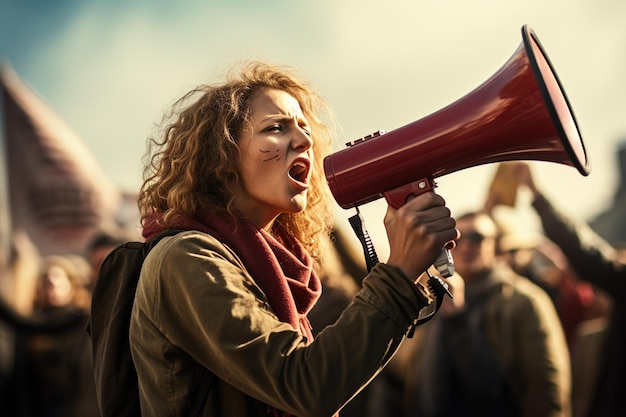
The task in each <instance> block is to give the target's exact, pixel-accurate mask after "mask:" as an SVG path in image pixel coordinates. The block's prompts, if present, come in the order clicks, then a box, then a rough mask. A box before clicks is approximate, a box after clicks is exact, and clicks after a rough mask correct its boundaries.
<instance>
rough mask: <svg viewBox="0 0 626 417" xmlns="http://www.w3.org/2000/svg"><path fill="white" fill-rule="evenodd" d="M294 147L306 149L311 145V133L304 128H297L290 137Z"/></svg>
mask: <svg viewBox="0 0 626 417" xmlns="http://www.w3.org/2000/svg"><path fill="white" fill-rule="evenodd" d="M292 144H293V147H294V149H298V150H302V151H306V150H308V149H309V148H311V146H313V139H312V138H311V135H310V134H309V133H308V132H307V131H306V130H304V129H302V128H298V129H296V132H295V134H294V138H293V139H292Z"/></svg>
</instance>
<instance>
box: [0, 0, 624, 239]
mask: <svg viewBox="0 0 626 417" xmlns="http://www.w3.org/2000/svg"><path fill="white" fill-rule="evenodd" d="M625 16H626V2H623V1H621V0H526V1H506V2H495V1H489V0H476V1H467V0H438V1H434V0H432V1H420V2H416V1H410V0H406V1H400V0H388V1H385V2H381V1H369V0H345V1H333V0H319V1H308V2H305V1H294V0H268V1H253V0H247V1H243V0H241V1H215V0H213V1H201V0H196V1H190V0H183V1H176V2H166V1H162V0H160V1H154V0H152V1H148V0H143V1H133V0H130V1H119V0H116V1H111V0H106V1H105V0H89V1H79V0H73V1H70V0H65V1H54V2H50V1H44V0H40V1H34V0H20V1H17V0H0V57H3V58H4V59H6V60H7V61H8V62H9V63H10V65H11V66H12V67H13V69H14V70H15V71H16V72H17V73H18V74H19V75H20V76H21V77H22V79H23V80H24V81H26V82H27V83H28V84H29V85H31V86H32V87H33V88H34V89H35V90H36V91H37V92H38V93H39V94H40V95H41V96H42V97H43V98H44V99H45V100H46V101H47V102H48V103H49V105H50V106H51V107H52V108H53V110H54V111H55V112H56V113H57V114H59V115H60V116H61V118H63V119H64V120H65V121H66V122H67V123H68V125H69V126H71V127H72V128H73V129H74V130H75V131H76V132H77V133H78V135H79V136H80V137H81V138H83V140H84V141H85V143H86V144H87V146H88V147H89V149H90V150H91V151H92V152H93V153H94V154H95V156H96V159H97V160H98V162H99V163H100V164H101V166H102V168H103V170H104V171H105V172H106V173H108V174H109V175H110V176H111V178H112V179H113V181H114V182H115V183H117V184H118V185H119V186H120V187H122V188H124V189H126V190H134V189H136V188H137V187H138V186H139V184H140V175H141V157H142V155H143V151H144V145H145V139H146V137H147V136H148V135H149V133H150V132H151V130H152V128H153V125H154V124H155V123H156V122H158V121H159V120H160V117H161V115H162V113H163V112H164V111H165V109H166V108H167V106H168V105H170V104H171V103H172V102H173V101H174V100H175V99H176V98H178V96H180V95H182V94H183V93H184V92H185V91H186V90H187V89H189V88H190V87H192V86H194V85H196V84H199V83H203V82H211V81H215V80H219V79H220V78H221V76H222V75H223V74H224V73H225V72H226V71H227V70H228V69H230V68H231V67H232V66H233V64H235V63H236V62H238V61H241V60H245V59H263V60H268V61H270V62H273V63H277V64H286V65H292V66H295V67H297V68H298V69H299V70H300V71H301V72H302V73H303V74H304V75H305V76H306V77H307V78H308V79H310V80H311V81H312V82H313V83H314V84H315V85H316V86H317V87H318V89H319V90H320V92H321V93H322V95H323V96H325V97H326V98H327V100H328V101H329V103H330V104H331V106H332V107H333V108H334V109H335V112H336V114H337V119H338V121H339V123H340V124H341V127H342V128H343V131H342V135H343V136H342V137H340V138H338V140H337V143H338V145H339V146H340V145H341V144H343V143H344V142H348V141H351V140H354V139H356V138H358V137H361V136H364V135H367V134H369V133H371V132H373V131H375V130H378V129H384V130H392V129H395V128H398V127H401V126H403V125H405V124H407V123H410V122H412V121H414V120H417V119H419V118H422V117H424V116H426V115H428V114H430V113H432V112H434V111H436V110H438V109H439V108H441V107H443V106H445V105H447V104H449V103H451V102H452V101H454V100H456V99H457V98H459V97H461V96H463V95H465V94H466V93H468V92H470V91H471V90H472V89H473V88H475V87H477V86H478V85H479V84H480V83H482V82H483V81H484V80H486V79H487V78H488V77H490V76H491V75H492V74H493V73H494V72H495V71H496V70H497V69H498V68H499V67H500V66H501V65H502V64H504V62H505V61H506V60H507V59H508V58H509V57H510V56H511V55H512V54H513V52H514V51H515V49H517V46H518V45H519V43H520V42H521V35H520V29H521V27H522V25H524V24H528V25H530V26H531V27H532V28H533V29H534V30H535V32H536V33H537V35H538V37H539V39H540V40H541V42H542V43H543V45H544V47H545V49H546V51H547V52H548V55H549V56H550V58H551V60H552V62H553V64H554V66H555V68H556V70H557V73H558V75H559V76H560V78H561V81H562V83H563V85H564V87H565V90H566V92H567V94H568V96H569V99H570V101H571V104H572V106H573V108H574V111H575V113H576V116H577V118H578V122H579V125H580V127H581V131H582V133H583V139H584V140H585V144H586V146H587V149H588V152H589V155H590V158H591V163H592V169H593V171H592V173H591V175H590V176H589V177H582V176H581V175H579V174H578V172H577V171H576V170H575V169H573V168H570V167H565V166H562V165H557V164H551V163H545V162H535V163H533V167H535V169H536V172H537V174H538V175H539V181H540V184H542V185H544V186H545V188H546V189H548V188H549V189H550V192H551V193H552V195H553V197H554V199H555V200H556V201H557V204H558V205H559V206H561V207H562V208H563V209H564V210H565V211H567V212H569V213H571V214H572V215H574V216H577V217H580V218H583V219H589V218H592V217H593V216H594V215H596V214H598V213H599V212H601V211H603V210H604V208H605V207H606V206H607V205H608V204H610V202H611V199H612V197H613V193H614V190H615V187H616V186H617V180H618V178H617V175H618V173H617V168H616V159H615V152H616V150H617V148H618V146H619V144H620V143H621V142H622V139H624V138H626V117H625V115H624V113H625V112H626V77H625V76H624V74H626V25H624V17H625ZM493 169H494V166H483V167H476V168H471V169H467V170H464V171H461V172H458V173H454V174H450V175H448V176H445V177H442V178H440V179H439V181H438V183H439V188H438V191H439V193H440V194H442V195H443V196H444V197H445V198H446V200H447V201H448V203H449V205H450V207H451V208H452V209H453V211H455V212H461V211H465V210H468V209H475V208H477V207H478V206H479V205H480V204H481V203H482V199H483V198H484V192H485V189H486V187H487V184H488V182H489V180H490V179H491V175H492V173H493ZM383 210H384V201H378V202H375V203H371V204H369V205H367V206H366V207H364V214H365V215H366V216H367V221H368V224H371V226H370V229H373V230H372V234H373V235H375V240H382V239H383V238H382V237H379V236H381V235H382V232H381V231H380V230H376V229H377V228H378V225H379V224H380V219H381V218H382V212H383ZM346 214H347V215H348V214H352V211H350V212H349V213H346ZM383 251H384V248H383Z"/></svg>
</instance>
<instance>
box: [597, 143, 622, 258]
mask: <svg viewBox="0 0 626 417" xmlns="http://www.w3.org/2000/svg"><path fill="white" fill-rule="evenodd" d="M617 158H618V168H619V175H620V177H619V183H618V187H617V190H616V192H615V196H614V197H613V205H612V206H610V207H608V208H607V209H606V210H605V211H604V212H602V213H600V214H599V215H598V216H596V217H595V218H594V219H593V220H591V221H590V222H589V224H590V225H591V227H592V228H593V229H594V230H595V231H596V232H597V233H598V234H599V235H600V236H602V237H603V238H604V239H606V240H607V241H608V242H610V243H612V244H614V245H619V246H625V245H626V138H625V139H624V141H623V142H622V145H621V146H620V148H619V149H618V152H617Z"/></svg>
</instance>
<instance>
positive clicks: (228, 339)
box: [130, 231, 430, 417]
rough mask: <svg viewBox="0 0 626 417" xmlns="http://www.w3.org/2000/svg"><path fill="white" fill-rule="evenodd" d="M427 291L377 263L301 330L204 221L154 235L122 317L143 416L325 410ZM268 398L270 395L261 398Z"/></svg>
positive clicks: (411, 318)
mask: <svg viewBox="0 0 626 417" xmlns="http://www.w3.org/2000/svg"><path fill="white" fill-rule="evenodd" d="M429 303H430V299H429V298H428V293H427V292H426V291H425V290H424V289H423V288H422V287H420V286H417V285H415V284H414V283H413V282H412V281H411V280H409V279H407V277H406V276H404V274H402V273H401V272H400V271H399V270H397V269H396V268H393V267H390V266H388V265H384V264H379V265H377V266H376V267H375V268H374V269H373V270H372V272H371V273H370V274H369V275H368V277H366V278H365V280H364V281H363V288H362V290H361V291H360V292H359V293H358V294H357V295H356V297H355V299H354V301H353V302H352V304H351V305H350V306H349V307H348V308H347V309H346V310H345V311H344V313H343V314H342V316H341V317H340V318H339V319H338V321H337V322H336V324H335V325H333V326H329V327H327V328H326V329H324V330H323V331H322V332H321V333H320V334H319V335H318V336H317V337H316V338H315V340H314V341H312V342H311V341H308V340H306V338H305V337H304V336H302V335H301V334H299V333H298V332H297V331H295V330H294V329H293V328H292V327H291V326H290V325H289V324H287V323H284V322H281V321H279V320H278V318H277V317H276V315H275V314H274V313H273V311H272V310H271V308H270V307H269V305H268V302H267V298H266V296H265V294H264V293H263V292H262V291H261V290H260V288H259V287H258V286H257V285H256V284H255V281H254V279H253V278H252V277H251V276H250V275H249V274H248V272H247V271H246V268H245V267H244V265H243V263H242V261H241V259H239V257H238V256H237V255H236V254H235V253H234V252H232V250H231V249H229V248H228V247H226V246H225V245H223V244H222V243H220V242H219V241H218V240H216V239H215V238H214V237H212V236H210V235H207V234H205V233H201V232H196V231H189V232H183V233H180V234H178V235H176V236H173V237H168V238H165V239H163V240H162V241H161V242H160V243H159V244H158V245H157V246H156V247H155V248H154V249H153V250H152V251H151V252H150V254H149V255H148V257H147V258H146V260H145V263H144V266H143V269H142V273H141V277H140V279H139V284H138V287H137V293H136V296H135V304H134V307H133V314H132V318H131V326H130V345H131V351H132V355H133V361H134V363H135V367H136V369H137V374H138V376H139V390H140V397H141V407H142V414H143V416H144V417H156V416H172V417H173V416H177V417H179V416H185V417H186V416H187V415H188V414H189V412H190V410H191V408H192V406H193V404H194V402H196V401H204V400H203V399H202V398H200V399H199V398H198V397H199V395H200V394H198V385H199V381H200V379H201V378H202V375H203V374H204V373H205V372H206V370H207V369H208V370H209V371H210V372H211V373H212V374H213V375H214V376H215V377H214V380H213V384H212V386H211V390H210V393H209V395H208V399H207V400H206V402H205V404H204V406H203V413H202V415H203V416H224V417H226V416H228V417H232V416H238V417H239V416H241V417H243V416H265V415H267V414H268V412H271V410H272V408H270V407H275V408H276V409H279V410H283V411H285V412H288V413H290V414H292V415H294V416H300V417H306V416H315V417H321V416H331V415H333V414H334V413H335V412H336V411H337V410H339V409H340V408H341V407H342V406H343V405H345V404H346V403H347V402H348V401H349V400H350V398H352V397H353V396H354V395H355V394H356V393H357V392H358V391H359V390H361V389H362V388H363V387H364V386H365V385H366V384H367V383H368V381H370V380H371V379H372V378H373V377H374V376H375V375H376V374H377V373H378V372H379V371H380V370H381V369H382V367H383V366H384V365H385V364H386V363H387V362H388V361H389V359H390V358H391V356H392V355H393V353H394V352H395V351H396V349H397V348H398V346H399V344H400V343H401V341H402V340H403V339H404V337H405V334H407V332H408V330H409V329H410V327H411V326H412V324H413V323H414V322H415V320H416V319H417V317H418V315H419V312H420V310H421V309H422V308H423V307H425V306H427V305H428V304H429ZM268 405H269V406H268Z"/></svg>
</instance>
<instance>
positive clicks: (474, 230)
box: [376, 212, 571, 417]
mask: <svg viewBox="0 0 626 417" xmlns="http://www.w3.org/2000/svg"><path fill="white" fill-rule="evenodd" d="M456 220H457V229H458V230H459V231H460V232H461V238H460V239H459V240H458V241H457V247H456V248H455V249H454V250H453V252H452V253H453V256H454V261H455V269H456V273H455V275H454V276H452V277H450V278H448V279H447V280H446V282H447V283H448V284H450V286H451V291H452V293H453V296H454V297H453V298H452V299H451V300H446V301H445V302H444V303H443V304H442V307H441V309H440V311H439V314H437V316H435V317H434V318H433V319H432V320H431V322H429V323H428V325H426V326H421V327H419V328H418V329H417V331H416V334H415V337H414V339H412V340H407V341H406V343H407V344H409V343H413V349H412V353H411V354H410V357H411V360H410V361H409V362H407V363H408V365H407V366H406V367H405V370H404V371H403V372H404V373H405V375H404V377H403V379H402V378H401V379H400V380H401V381H402V391H403V392H402V393H401V394H400V396H401V398H400V399H398V398H397V397H396V403H397V404H400V407H401V408H402V409H401V410H394V411H393V413H391V414H388V415H389V416H391V415H394V416H420V417H434V416H438V417H445V416H460V415H462V416H481V417H488V416H494V417H495V416H498V417H500V416H523V417H531V416H532V417H557V416H558V417H567V416H570V415H571V400H570V390H571V376H570V373H571V372H570V364H569V351H568V348H567V344H566V339H565V336H564V332H563V329H562V327H561V324H560V321H559V318H558V316H557V313H556V310H555V308H554V305H553V303H552V301H551V300H550V298H549V297H548V295H547V293H546V292H545V291H544V290H543V289H541V288H540V287H539V286H537V285H536V284H534V283H532V282H531V281H530V280H529V279H527V278H525V277H522V276H520V275H518V274H516V273H515V272H513V270H512V269H511V268H510V267H509V266H508V265H507V264H506V262H504V260H503V259H502V258H501V257H500V256H499V254H498V250H497V247H498V238H499V235H500V233H499V228H498V226H497V224H496V222H495V221H494V220H493V218H492V217H490V216H489V215H488V214H486V213H483V212H471V213H466V214H463V215H461V216H458V217H456ZM380 392H382V390H380V391H379V393H380ZM390 392H392V393H393V394H395V395H398V392H397V391H396V392H393V390H388V394H389V393H390ZM376 400H377V401H381V398H380V397H378V398H376ZM386 403H387V404H389V403H390V401H387V402H386ZM383 415H386V414H383ZM379 416H380V415H379Z"/></svg>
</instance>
